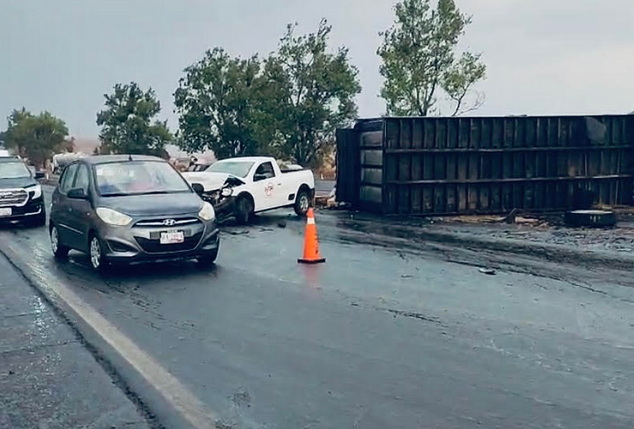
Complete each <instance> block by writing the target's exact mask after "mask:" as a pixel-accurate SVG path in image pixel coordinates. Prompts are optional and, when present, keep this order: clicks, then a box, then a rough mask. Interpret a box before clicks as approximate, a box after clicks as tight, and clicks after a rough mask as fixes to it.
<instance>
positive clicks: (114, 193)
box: [101, 192, 134, 197]
mask: <svg viewBox="0 0 634 429" xmlns="http://www.w3.org/2000/svg"><path fill="white" fill-rule="evenodd" d="M128 195H134V194H127V193H125V192H113V193H110V194H101V196H102V197H127V196H128Z"/></svg>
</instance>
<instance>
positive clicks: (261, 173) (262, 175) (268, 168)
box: [254, 162, 275, 181]
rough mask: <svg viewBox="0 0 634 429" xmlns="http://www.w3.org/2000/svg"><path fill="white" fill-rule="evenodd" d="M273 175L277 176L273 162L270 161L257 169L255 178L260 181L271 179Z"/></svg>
mask: <svg viewBox="0 0 634 429" xmlns="http://www.w3.org/2000/svg"><path fill="white" fill-rule="evenodd" d="M271 177H275V171H274V170H273V164H271V163H270V162H265V163H264V164H262V165H260V166H259V167H258V169H257V170H256V171H255V176H254V179H255V180H256V181H258V180H266V179H270V178H271Z"/></svg>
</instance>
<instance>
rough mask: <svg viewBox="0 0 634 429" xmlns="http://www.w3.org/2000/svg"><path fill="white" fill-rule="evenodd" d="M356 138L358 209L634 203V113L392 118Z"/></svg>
mask: <svg viewBox="0 0 634 429" xmlns="http://www.w3.org/2000/svg"><path fill="white" fill-rule="evenodd" d="M355 133H356V138H355V139H356V141H357V143H358V150H359V157H360V165H359V167H358V173H357V172H354V174H355V175H356V174H358V175H359V176H360V181H359V199H358V205H359V206H361V207H362V208H367V209H373V210H376V211H381V212H383V213H385V214H408V215H443V214H463V213H499V212H507V211H510V210H512V209H514V208H518V209H525V210H531V211H540V210H541V211H543V210H564V209H570V208H574V207H576V206H578V205H579V204H583V201H584V200H588V198H590V199H591V200H593V201H594V202H595V203H598V204H603V205H617V204H630V203H631V199H632V148H633V147H634V116H632V115H609V116H594V117H581V116H559V117H481V118H385V119H382V120H379V121H377V120H374V121H364V122H360V123H359V124H358V125H357V127H355ZM351 138H352V137H351ZM379 149H381V151H379ZM379 152H381V153H379ZM340 174H341V172H340ZM344 174H346V173H344ZM379 179H380V180H381V186H379V183H378V182H379ZM379 197H380V200H379Z"/></svg>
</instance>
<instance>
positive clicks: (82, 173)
mask: <svg viewBox="0 0 634 429" xmlns="http://www.w3.org/2000/svg"><path fill="white" fill-rule="evenodd" d="M89 185H90V178H89V177H88V167H87V166H85V165H83V164H80V165H79V167H78V169H77V174H75V183H74V185H73V187H72V188H71V189H83V190H84V194H88V186H89Z"/></svg>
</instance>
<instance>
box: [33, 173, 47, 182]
mask: <svg viewBox="0 0 634 429" xmlns="http://www.w3.org/2000/svg"><path fill="white" fill-rule="evenodd" d="M34 176H35V179H37V180H39V179H43V178H45V177H46V175H45V174H44V172H43V171H36V172H35V175H34Z"/></svg>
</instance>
